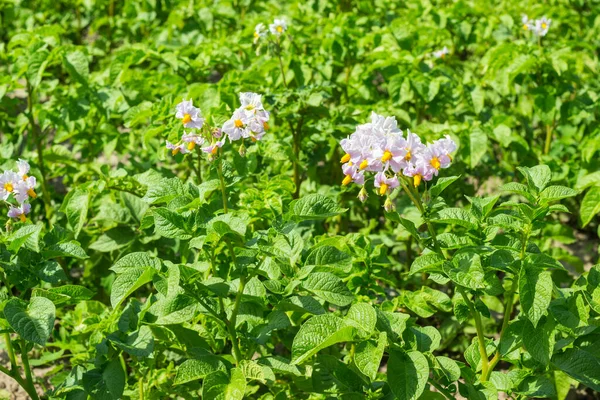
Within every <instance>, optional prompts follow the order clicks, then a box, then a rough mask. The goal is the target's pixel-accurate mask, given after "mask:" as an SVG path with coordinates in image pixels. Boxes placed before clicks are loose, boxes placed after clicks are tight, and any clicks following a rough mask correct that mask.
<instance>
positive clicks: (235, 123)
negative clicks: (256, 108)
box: [223, 108, 250, 142]
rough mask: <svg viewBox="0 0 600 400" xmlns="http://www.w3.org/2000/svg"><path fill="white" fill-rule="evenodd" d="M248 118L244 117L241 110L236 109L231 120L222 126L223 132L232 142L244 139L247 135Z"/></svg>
mask: <svg viewBox="0 0 600 400" xmlns="http://www.w3.org/2000/svg"><path fill="white" fill-rule="evenodd" d="M248 122H249V118H248V117H247V116H246V114H245V112H244V110H243V109H239V108H238V109H237V110H235V111H234V112H233V115H232V116H231V118H230V119H229V120H228V121H227V122H225V124H223V132H225V133H226V134H227V136H229V140H231V141H232V142H234V141H236V140H239V139H241V138H246V137H248V136H250V135H249V133H248V132H249V130H248Z"/></svg>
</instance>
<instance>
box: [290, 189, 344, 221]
mask: <svg viewBox="0 0 600 400" xmlns="http://www.w3.org/2000/svg"><path fill="white" fill-rule="evenodd" d="M344 212H346V209H345V208H341V207H340V206H338V205H337V203H336V202H335V201H333V200H332V199H330V198H329V197H326V196H323V195H322V194H310V195H308V196H304V197H302V198H300V199H297V200H293V201H292V202H291V203H290V206H289V214H288V215H289V217H290V218H291V219H293V220H295V221H306V220H315V219H324V218H329V217H334V216H336V215H340V214H342V213H344Z"/></svg>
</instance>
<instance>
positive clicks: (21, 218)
mask: <svg viewBox="0 0 600 400" xmlns="http://www.w3.org/2000/svg"><path fill="white" fill-rule="evenodd" d="M19 219H20V220H21V222H25V221H26V220H27V217H25V214H21V215H19Z"/></svg>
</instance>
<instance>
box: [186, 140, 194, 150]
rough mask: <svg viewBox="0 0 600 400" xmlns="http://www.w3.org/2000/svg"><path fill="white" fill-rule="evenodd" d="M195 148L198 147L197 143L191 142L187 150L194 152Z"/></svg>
mask: <svg viewBox="0 0 600 400" xmlns="http://www.w3.org/2000/svg"><path fill="white" fill-rule="evenodd" d="M194 146H196V142H189V143H188V145H187V148H188V150H194Z"/></svg>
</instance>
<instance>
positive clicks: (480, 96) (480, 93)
mask: <svg viewBox="0 0 600 400" xmlns="http://www.w3.org/2000/svg"><path fill="white" fill-rule="evenodd" d="M471 101H472V102H473V111H475V114H479V113H481V110H483V105H484V102H485V91H484V90H483V89H482V88H481V86H475V88H474V89H473V90H472V91H471Z"/></svg>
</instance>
